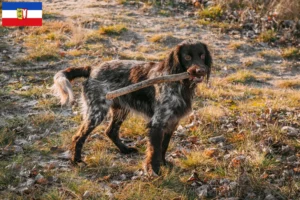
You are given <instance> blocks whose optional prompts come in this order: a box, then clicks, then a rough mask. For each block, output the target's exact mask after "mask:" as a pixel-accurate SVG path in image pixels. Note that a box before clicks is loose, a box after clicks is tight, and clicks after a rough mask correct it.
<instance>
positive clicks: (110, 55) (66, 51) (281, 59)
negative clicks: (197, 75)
mask: <svg viewBox="0 0 300 200" xmlns="http://www.w3.org/2000/svg"><path fill="white" fill-rule="evenodd" d="M124 2H126V1H99V0H97V1H94V0H87V1H76V0H74V1H72V0H68V1H61V0H47V1H43V12H44V20H43V26H42V27H26V28H4V27H0V51H1V54H0V63H1V67H0V72H1V74H0V86H1V88H0V114H1V117H0V147H1V155H0V160H1V162H0V197H1V199H222V198H223V199H298V198H300V195H299V194H300V166H299V164H300V124H299V122H300V106H299V105H300V92H299V89H300V81H299V80H300V79H299V78H300V70H299V69H300V63H299V57H298V55H299V49H297V48H295V47H288V48H287V47H274V46H270V45H269V44H268V43H264V42H261V41H258V40H246V39H243V38H240V35H233V34H231V35H229V34H225V33H223V32H222V31H220V27H218V26H214V27H211V26H206V25H203V23H201V20H200V18H199V16H190V15H187V14H186V11H185V10H180V9H174V8H172V7H165V8H160V7H152V6H149V5H141V4H138V3H135V2H134V1H132V2H129V3H127V4H122V3H124ZM187 9H189V10H191V9H193V8H187ZM219 25H220V26H221V25H222V24H219ZM186 39H197V40H199V41H203V42H205V43H206V44H208V46H209V48H210V51H211V52H212V55H213V59H214V65H213V71H212V77H211V80H210V82H209V84H204V83H203V84H200V85H198V87H197V91H196V97H195V101H194V105H193V113H191V115H190V116H188V117H187V118H186V119H184V120H182V122H181V123H180V125H179V126H178V128H177V130H176V132H175V134H174V137H173V138H172V141H171V144H170V147H169V151H168V154H167V158H168V160H169V161H170V163H172V164H171V165H170V166H167V167H163V168H162V175H161V176H160V177H155V178H153V177H150V178H149V177H147V176H145V175H144V174H143V171H142V163H143V159H144V153H145V149H146V144H147V137H146V135H147V134H146V129H145V123H146V122H145V121H144V120H143V118H142V117H140V116H137V115H132V116H131V117H130V118H129V119H127V120H126V122H125V123H124V124H123V126H122V127H121V135H122V138H123V142H125V143H127V144H128V145H132V146H136V147H137V148H138V149H139V153H138V154H134V155H122V154H120V153H119V152H118V150H117V148H116V147H115V146H114V145H113V144H112V142H111V141H110V140H109V139H108V138H107V137H106V136H105V135H104V134H103V133H104V130H105V127H106V126H107V124H108V121H107V120H105V121H104V122H103V124H102V125H101V126H100V127H98V128H97V129H96V130H95V131H94V132H93V133H92V134H91V136H90V137H89V138H88V140H87V142H86V144H85V147H84V150H83V154H84V157H85V162H86V163H87V164H88V165H87V166H72V165H71V164H70V162H69V161H68V158H69V151H68V149H69V147H70V143H71V137H72V135H73V134H74V133H75V131H76V129H77V127H78V126H79V124H80V121H81V115H80V105H79V103H78V102H76V103H75V105H74V106H73V107H72V108H71V107H61V106H60V105H59V100H58V99H56V98H55V97H54V96H53V95H52V94H51V93H50V90H49V87H50V86H51V84H52V83H53V79H52V77H53V76H54V74H55V73H56V72H57V71H59V70H61V69H64V68H66V67H69V66H96V65H98V64H99V63H101V62H102V61H106V60H112V59H136V60H146V61H160V60H162V59H163V58H164V57H165V55H166V53H167V52H168V51H169V50H170V48H172V47H174V46H175V45H176V44H178V43H180V42H181V41H183V40H186ZM294 55H296V56H294ZM297 59H298V60H297ZM82 81H83V79H78V80H76V81H74V82H73V89H74V91H75V94H76V99H77V100H78V99H79V96H80V86H81V82H82Z"/></svg>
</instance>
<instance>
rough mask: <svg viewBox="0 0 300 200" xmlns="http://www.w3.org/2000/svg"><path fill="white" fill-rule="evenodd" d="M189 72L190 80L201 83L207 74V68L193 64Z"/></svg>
mask: <svg viewBox="0 0 300 200" xmlns="http://www.w3.org/2000/svg"><path fill="white" fill-rule="evenodd" d="M187 72H188V73H189V75H190V80H192V81H193V82H195V83H201V82H202V81H203V80H204V77H205V76H207V70H206V68H204V67H199V66H192V67H190V68H189V69H188V70H187Z"/></svg>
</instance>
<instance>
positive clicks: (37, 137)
mask: <svg viewBox="0 0 300 200" xmlns="http://www.w3.org/2000/svg"><path fill="white" fill-rule="evenodd" d="M39 139H41V136H39V135H36V134H34V135H30V136H29V137H28V140H29V141H35V140H39Z"/></svg>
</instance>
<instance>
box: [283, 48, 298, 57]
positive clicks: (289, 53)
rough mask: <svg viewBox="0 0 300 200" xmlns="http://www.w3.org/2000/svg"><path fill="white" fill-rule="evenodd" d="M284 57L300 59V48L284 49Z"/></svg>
mask: <svg viewBox="0 0 300 200" xmlns="http://www.w3.org/2000/svg"><path fill="white" fill-rule="evenodd" d="M282 57H284V58H290V59H300V49H299V48H297V47H289V48H285V49H283V50H282Z"/></svg>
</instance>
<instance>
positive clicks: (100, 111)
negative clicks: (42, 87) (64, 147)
mask: <svg viewBox="0 0 300 200" xmlns="http://www.w3.org/2000/svg"><path fill="white" fill-rule="evenodd" d="M83 94H84V95H83V103H84V105H85V107H86V109H85V111H84V113H83V115H84V116H83V117H84V119H83V122H82V123H81V125H80V127H79V129H78V131H77V133H76V134H75V135H74V136H73V138H72V146H71V151H72V162H73V163H78V162H82V160H81V150H82V147H83V144H84V142H85V140H86V138H87V137H88V135H89V134H90V133H91V132H92V131H93V130H94V129H95V128H96V127H97V126H98V125H99V124H100V123H101V122H102V121H103V119H104V118H105V116H106V114H107V112H108V110H109V107H110V105H109V102H108V101H107V100H106V99H105V96H103V95H101V94H105V92H103V91H102V89H101V87H93V85H89V82H85V83H84V85H83Z"/></svg>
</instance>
